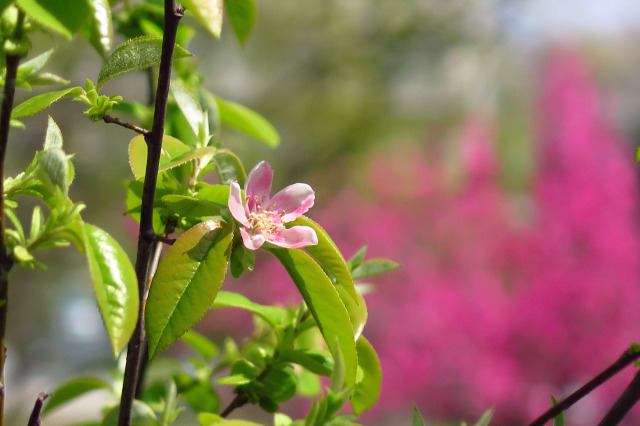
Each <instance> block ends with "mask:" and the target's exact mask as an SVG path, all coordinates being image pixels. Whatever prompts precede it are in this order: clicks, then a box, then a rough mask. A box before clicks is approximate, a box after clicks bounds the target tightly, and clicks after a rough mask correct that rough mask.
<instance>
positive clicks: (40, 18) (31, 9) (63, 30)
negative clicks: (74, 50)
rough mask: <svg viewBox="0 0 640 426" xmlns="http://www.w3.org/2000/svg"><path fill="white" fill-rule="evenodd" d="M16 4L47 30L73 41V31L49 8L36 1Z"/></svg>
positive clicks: (19, 1) (28, 0)
mask: <svg viewBox="0 0 640 426" xmlns="http://www.w3.org/2000/svg"><path fill="white" fill-rule="evenodd" d="M16 4H17V5H18V6H20V8H21V9H22V10H23V11H24V12H25V13H26V14H27V16H28V17H29V18H31V19H33V20H34V21H36V22H38V23H39V24H40V25H42V26H44V27H45V28H47V29H49V30H53V31H55V32H57V33H58V34H61V35H63V36H65V37H66V38H68V39H71V37H72V35H73V33H72V31H71V30H69V28H67V27H66V26H65V25H64V24H63V23H62V22H60V20H59V18H58V17H57V16H54V15H53V14H52V13H51V12H50V11H49V10H47V8H45V7H44V6H43V5H41V4H40V2H38V1H36V0H16ZM70 9H73V8H70Z"/></svg>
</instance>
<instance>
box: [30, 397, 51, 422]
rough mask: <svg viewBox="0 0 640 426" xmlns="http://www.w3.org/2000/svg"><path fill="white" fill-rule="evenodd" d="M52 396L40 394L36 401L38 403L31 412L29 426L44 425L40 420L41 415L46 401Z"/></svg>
mask: <svg viewBox="0 0 640 426" xmlns="http://www.w3.org/2000/svg"><path fill="white" fill-rule="evenodd" d="M50 396H51V395H49V394H48V393H44V392H40V394H39V395H38V399H36V403H35V405H34V406H33V411H31V416H30V417H29V423H27V426H40V425H41V424H42V421H41V420H40V413H41V412H42V407H43V406H44V401H45V400H46V399H47V398H49V397H50Z"/></svg>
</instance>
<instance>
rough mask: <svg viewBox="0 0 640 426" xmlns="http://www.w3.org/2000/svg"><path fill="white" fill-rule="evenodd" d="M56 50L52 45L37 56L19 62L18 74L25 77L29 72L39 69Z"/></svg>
mask: <svg viewBox="0 0 640 426" xmlns="http://www.w3.org/2000/svg"><path fill="white" fill-rule="evenodd" d="M55 51H56V49H55V48H54V47H52V48H51V49H49V50H47V51H46V52H43V53H41V54H39V55H38V56H36V57H34V58H31V59H29V60H28V61H26V62H24V63H22V64H20V66H19V67H18V76H22V77H25V76H27V75H29V74H33V73H36V72H38V71H40V70H41V69H42V68H43V67H44V66H45V65H46V64H47V62H49V59H51V55H53V53H54V52H55Z"/></svg>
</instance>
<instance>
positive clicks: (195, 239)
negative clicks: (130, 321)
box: [145, 220, 233, 358]
mask: <svg viewBox="0 0 640 426" xmlns="http://www.w3.org/2000/svg"><path fill="white" fill-rule="evenodd" d="M232 240H233V232H232V228H231V226H228V225H225V224H223V223H222V222H220V221H215V220H210V221H207V222H202V223H199V224H198V225H196V226H194V227H193V228H191V229H189V230H188V231H187V232H185V233H184V234H182V236H181V237H180V238H178V239H177V240H176V242H175V243H174V244H173V245H172V246H171V247H170V248H169V251H168V252H167V254H166V255H165V256H164V258H163V259H162V261H161V262H160V265H159V266H158V271H157V272H156V274H155V276H154V278H153V282H152V284H151V289H150V291H149V298H148V300H147V305H146V312H147V315H146V319H145V322H146V329H147V336H148V340H149V357H150V358H153V357H154V356H156V355H157V354H159V353H160V352H162V351H163V350H165V349H166V348H167V347H169V345H171V344H172V343H173V342H175V341H176V339H178V338H179V337H180V336H182V335H183V334H184V333H185V332H186V331H187V330H189V329H190V328H191V327H192V326H193V325H195V323H197V322H198V321H199V320H200V318H202V316H203V315H204V314H205V313H206V312H207V311H208V310H209V308H210V307H211V304H212V303H213V300H214V299H215V297H216V295H217V294H218V290H219V289H220V286H221V285H222V281H223V279H224V276H225V274H226V272H227V264H228V261H229V255H230V254H231V241H232Z"/></svg>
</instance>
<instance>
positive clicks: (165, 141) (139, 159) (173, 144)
mask: <svg viewBox="0 0 640 426" xmlns="http://www.w3.org/2000/svg"><path fill="white" fill-rule="evenodd" d="M189 151H191V148H189V146H188V145H186V144H184V143H182V142H181V141H180V140H178V139H176V138H174V137H173V136H169V135H164V136H163V137H162V152H161V153H160V168H161V169H162V168H166V167H167V166H168V165H169V164H171V162H172V161H173V160H175V159H176V158H178V157H180V156H181V155H183V154H186V153H188V152H189ZM129 165H130V166H131V171H132V172H133V175H134V176H135V177H136V179H140V178H142V177H144V174H145V171H146V168H147V143H146V142H145V140H144V135H138V136H136V137H134V138H133V139H131V142H130V143H129ZM174 167H175V166H174Z"/></svg>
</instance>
